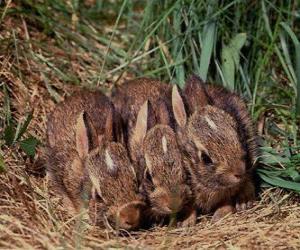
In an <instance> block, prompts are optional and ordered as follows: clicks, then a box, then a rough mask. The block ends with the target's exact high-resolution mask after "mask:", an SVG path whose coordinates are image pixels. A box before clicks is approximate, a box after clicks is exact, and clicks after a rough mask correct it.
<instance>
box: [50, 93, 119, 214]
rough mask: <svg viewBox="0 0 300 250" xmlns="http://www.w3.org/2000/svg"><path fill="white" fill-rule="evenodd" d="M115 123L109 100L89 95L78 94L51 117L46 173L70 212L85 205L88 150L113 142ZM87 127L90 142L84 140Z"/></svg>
mask: <svg viewBox="0 0 300 250" xmlns="http://www.w3.org/2000/svg"><path fill="white" fill-rule="evenodd" d="M83 111H85V112H83ZM100 112H101V113H100ZM99 114H101V115H99ZM112 120H113V106H112V104H111V103H110V101H109V99H108V98H107V97H106V96H104V95H103V94H102V93H99V92H90V91H79V92H77V93H75V94H74V95H73V96H71V97H68V98H66V100H65V101H63V102H62V103H60V104H58V105H57V106H56V107H55V109H54V110H53V112H52V113H51V114H50V116H49V117H48V124H47V147H46V150H45V151H46V158H47V159H46V161H47V172H48V175H49V177H50V181H51V184H52V186H53V187H54V188H55V189H56V190H57V191H58V192H59V193H60V194H62V196H63V197H64V202H65V203H66V207H68V208H69V210H70V211H71V212H75V211H78V210H79V209H80V207H82V205H83V200H82V197H81V195H80V193H81V188H82V183H83V179H84V164H83V162H84V160H85V157H86V156H87V154H88V149H89V148H90V149H92V148H96V147H98V146H99V145H100V143H101V142H102V141H105V140H111V139H112V137H113V126H112ZM92 124H95V125H92ZM87 127H88V128H89V129H88V131H89V138H90V139H89V141H86V140H83V139H82V138H84V136H83V134H84V133H83V132H84V130H85V129H86V128H87ZM104 137H107V138H104Z"/></svg>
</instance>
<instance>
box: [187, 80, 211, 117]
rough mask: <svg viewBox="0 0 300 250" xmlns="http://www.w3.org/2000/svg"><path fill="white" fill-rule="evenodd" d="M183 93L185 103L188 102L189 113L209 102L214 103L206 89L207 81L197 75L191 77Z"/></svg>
mask: <svg viewBox="0 0 300 250" xmlns="http://www.w3.org/2000/svg"><path fill="white" fill-rule="evenodd" d="M182 93H183V96H184V98H185V103H186V104H187V108H188V111H189V115H191V114H192V113H194V112H195V111H196V110H199V109H200V108H202V107H204V106H206V105H207V104H212V100H211V98H210V97H209V95H208V93H207V91H206V88H205V83H204V82H203V80H202V79H201V78H200V77H198V76H196V75H192V76H190V77H189V79H188V80H187V81H186V83H185V86H184V89H183V92H182Z"/></svg>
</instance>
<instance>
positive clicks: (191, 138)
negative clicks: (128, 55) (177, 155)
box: [172, 86, 254, 219]
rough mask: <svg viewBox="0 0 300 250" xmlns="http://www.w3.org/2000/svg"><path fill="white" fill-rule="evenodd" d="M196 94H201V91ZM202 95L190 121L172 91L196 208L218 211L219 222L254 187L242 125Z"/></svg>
mask: <svg viewBox="0 0 300 250" xmlns="http://www.w3.org/2000/svg"><path fill="white" fill-rule="evenodd" d="M197 91H199V92H200V93H201V89H198V90H197ZM197 91H195V93H196V94H197ZM199 92H198V94H199ZM199 96H202V97H203V99H202V100H201V102H200V101H199V100H197V99H196V98H194V99H193V101H194V103H193V104H192V105H193V106H192V107H190V110H192V112H193V113H192V115H191V116H190V117H189V118H187V113H186V109H185V106H184V101H183V99H182V97H181V95H180V93H179V91H178V89H177V87H176V86H174V87H173V90H172V105H173V111H174V117H175V120H176V123H177V136H178V138H179V142H180V145H181V147H182V150H183V151H184V153H185V154H186V155H188V157H187V158H188V160H190V162H191V164H190V176H191V186H192V189H193V193H194V196H195V204H196V207H197V208H200V209H201V210H202V211H203V212H205V213H207V212H212V211H214V210H215V213H214V217H213V218H214V219H218V218H220V217H222V216H224V215H225V214H227V213H228V212H231V211H233V210H234V208H233V205H234V200H235V199H238V197H242V196H243V194H240V193H241V192H242V193H247V192H248V193H251V194H253V195H254V185H253V181H252V177H251V170H249V169H247V168H246V164H247V163H246V161H245V159H246V157H247V151H246V150H245V148H244V147H243V143H242V142H241V141H240V135H239V133H238V131H239V126H240V124H239V123H238V121H237V120H235V119H234V118H233V117H232V116H231V115H230V114H229V113H227V112H225V111H224V110H222V109H220V108H218V107H216V106H211V105H209V104H208V100H209V97H207V96H206V93H201V95H199ZM195 102H196V103H200V104H199V105H195ZM201 105H202V106H201ZM246 196H247V197H246V198H247V199H252V198H254V197H250V196H251V195H250V196H249V195H246ZM243 202H245V203H247V202H248V200H244V201H243Z"/></svg>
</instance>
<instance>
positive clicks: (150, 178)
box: [133, 101, 191, 219]
mask: <svg viewBox="0 0 300 250" xmlns="http://www.w3.org/2000/svg"><path fill="white" fill-rule="evenodd" d="M149 107H150V104H149V103H148V101H146V102H145V103H144V104H143V106H142V107H141V109H140V112H139V114H138V118H137V122H136V127H135V130H134V132H133V137H134V138H135V141H134V143H136V144H137V145H141V147H140V148H139V150H140V151H142V152H143V157H144V161H145V171H144V179H143V182H142V185H141V189H142V193H143V194H145V196H146V197H147V198H148V199H149V202H150V205H151V211H150V212H151V213H152V215H153V216H154V217H157V219H160V218H163V217H165V216H167V215H171V214H176V213H179V212H181V210H184V209H185V207H186V206H187V205H188V204H189V202H190V200H191V190H190V188H189V186H188V185H187V184H186V183H185V179H186V176H185V169H184V167H183V165H182V164H183V161H182V157H181V152H180V151H179V148H178V144H177V139H176V135H175V133H174V131H173V129H172V128H171V127H170V126H168V125H162V124H157V125H155V126H154V127H153V128H151V129H149V130H148V129H147V122H145V121H147V120H148V119H149V116H151V112H150V108H149Z"/></svg>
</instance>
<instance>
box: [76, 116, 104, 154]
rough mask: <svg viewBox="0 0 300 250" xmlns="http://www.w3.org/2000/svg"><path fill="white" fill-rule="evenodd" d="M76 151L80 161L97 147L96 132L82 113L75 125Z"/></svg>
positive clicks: (88, 118) (89, 120)
mask: <svg viewBox="0 0 300 250" xmlns="http://www.w3.org/2000/svg"><path fill="white" fill-rule="evenodd" d="M75 129H76V150H77V153H78V155H79V157H80V158H81V159H83V158H85V157H86V156H87V155H88V153H89V152H90V151H91V150H92V149H94V148H96V147H97V146H98V145H99V141H98V137H97V132H96V129H95V127H94V126H93V124H92V121H91V119H90V117H89V116H88V114H87V113H86V112H82V113H81V114H80V115H79V117H78V119H77V124H76V128H75Z"/></svg>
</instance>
